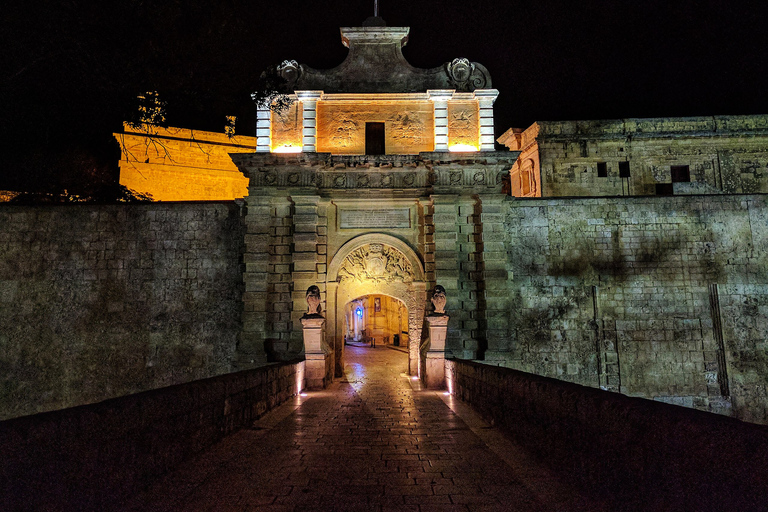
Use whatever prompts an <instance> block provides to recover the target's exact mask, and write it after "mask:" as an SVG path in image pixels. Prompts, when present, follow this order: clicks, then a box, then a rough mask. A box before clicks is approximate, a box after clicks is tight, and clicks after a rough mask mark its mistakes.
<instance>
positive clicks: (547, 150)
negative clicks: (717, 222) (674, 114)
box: [499, 115, 768, 197]
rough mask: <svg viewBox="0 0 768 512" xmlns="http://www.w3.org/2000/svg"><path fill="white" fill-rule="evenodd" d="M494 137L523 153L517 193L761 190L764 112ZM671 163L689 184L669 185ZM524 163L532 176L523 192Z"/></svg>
mask: <svg viewBox="0 0 768 512" xmlns="http://www.w3.org/2000/svg"><path fill="white" fill-rule="evenodd" d="M499 142H500V143H502V144H505V145H507V146H508V147H509V148H510V149H512V150H521V151H522V153H521V155H520V159H519V160H518V162H516V163H515V165H514V166H513V167H512V169H511V178H512V195H515V196H518V197H521V196H526V195H533V196H543V197H567V196H580V197H584V196H592V197H593V196H628V195H657V194H661V193H666V194H671V193H673V192H674V194H675V195H678V194H722V193H727V194H754V193H765V192H768V116H765V115H752V116H707V117H685V118H654V119H612V120H602V121H540V122H537V123H535V124H533V125H532V126H531V127H529V128H528V129H526V130H524V131H522V130H519V129H510V130H508V131H507V132H506V133H505V134H504V135H502V136H501V137H500V138H499ZM598 164H600V165H603V166H604V171H605V175H604V176H600V175H599V172H600V171H599V168H598ZM620 165H625V166H626V169H625V170H626V171H628V173H629V175H628V176H626V177H622V176H621V175H620V169H619V166H620ZM672 166H687V167H688V171H689V174H690V184H687V183H686V184H683V183H678V184H676V186H675V187H674V189H673V188H672V187H673V185H672V183H673V181H675V179H674V178H673V176H672ZM528 169H532V170H533V174H534V178H533V179H532V182H533V183H532V186H533V190H530V189H526V190H529V192H528V194H526V193H525V190H523V187H522V186H521V183H522V182H524V181H526V180H525V179H523V177H524V175H525V173H526V172H527V170H528ZM657 186H661V188H659V187H657ZM537 187H538V188H537ZM665 187H666V188H665ZM664 190H666V191H664Z"/></svg>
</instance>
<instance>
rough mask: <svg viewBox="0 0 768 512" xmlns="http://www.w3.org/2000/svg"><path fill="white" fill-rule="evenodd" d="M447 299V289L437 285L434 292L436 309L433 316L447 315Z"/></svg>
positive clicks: (433, 298) (433, 297) (433, 303)
mask: <svg viewBox="0 0 768 512" xmlns="http://www.w3.org/2000/svg"><path fill="white" fill-rule="evenodd" d="M446 302H447V299H446V297H445V288H443V287H442V286H440V285H439V284H438V285H435V289H434V290H433V291H432V305H433V306H434V307H435V312H434V313H432V314H433V315H445V303H446Z"/></svg>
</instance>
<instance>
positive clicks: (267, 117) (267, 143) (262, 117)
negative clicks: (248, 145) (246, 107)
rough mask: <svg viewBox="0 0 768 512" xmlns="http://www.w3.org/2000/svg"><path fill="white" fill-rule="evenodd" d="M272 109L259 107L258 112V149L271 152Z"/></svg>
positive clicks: (262, 151)
mask: <svg viewBox="0 0 768 512" xmlns="http://www.w3.org/2000/svg"><path fill="white" fill-rule="evenodd" d="M271 125H272V111H271V110H269V108H264V107H259V110H258V111H257V112H256V151H257V152H259V153H269V152H270V150H271V147H272V126H271Z"/></svg>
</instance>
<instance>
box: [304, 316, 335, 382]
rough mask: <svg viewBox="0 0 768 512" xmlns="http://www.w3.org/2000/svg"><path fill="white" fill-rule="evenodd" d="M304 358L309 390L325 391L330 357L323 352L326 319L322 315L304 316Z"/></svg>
mask: <svg viewBox="0 0 768 512" xmlns="http://www.w3.org/2000/svg"><path fill="white" fill-rule="evenodd" d="M301 325H303V326H304V329H303V330H304V358H305V359H306V369H305V373H304V375H305V376H306V379H307V389H324V388H325V386H326V384H327V378H326V376H327V374H328V371H327V366H328V363H329V359H328V355H327V354H326V353H325V350H323V341H324V339H325V318H323V317H322V316H320V315H304V317H303V318H302V319H301Z"/></svg>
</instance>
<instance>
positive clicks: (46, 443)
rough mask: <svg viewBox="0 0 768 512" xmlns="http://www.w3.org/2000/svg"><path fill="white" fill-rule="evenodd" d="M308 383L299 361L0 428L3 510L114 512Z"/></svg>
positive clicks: (20, 420) (0, 502) (4, 424)
mask: <svg viewBox="0 0 768 512" xmlns="http://www.w3.org/2000/svg"><path fill="white" fill-rule="evenodd" d="M303 384H304V361H298V362H296V361H294V362H291V363H282V364H279V365H271V366H266V367H261V368H257V369H254V370H246V371H242V372H238V373H233V374H229V375H222V376H219V377H213V378H209V379H205V380H199V381H195V382H190V383H187V384H181V385H177V386H171V387H168V388H163V389H157V390H153V391H147V392H144V393H138V394H135V395H130V396H125V397H121V398H116V399H113V400H108V401H106V402H101V403H98V404H93V405H86V406H80V407H75V408H71V409H64V410H61V411H55V412H48V413H43V414H38V415H34V416H26V417H23V418H17V419H13V420H7V421H4V422H0V454H2V456H0V509H2V510H4V511H16V510H110V509H112V508H114V507H115V506H116V505H117V504H119V503H121V502H122V501H124V500H125V498H126V497H127V496H128V495H129V494H131V493H133V492H136V491H138V490H140V489H141V488H142V487H144V486H145V485H147V484H148V483H149V482H150V481H151V480H152V479H154V478H155V477H157V476H159V475H161V474H163V473H166V472H168V471H170V470H171V469H173V468H174V467H175V466H176V465H177V464H178V463H179V462H181V461H182V460H184V459H186V458H188V457H190V456H191V455H193V454H195V453H197V452H199V451H201V450H203V449H205V448H207V447H209V446H211V445H213V444H214V443H216V442H217V441H219V440H220V439H222V438H223V437H224V436H226V435H228V434H230V433H232V432H235V431H236V430H239V429H241V428H243V427H246V426H248V425H249V424H250V423H251V422H252V421H253V420H255V419H256V418H258V417H259V416H261V415H263V414H264V413H265V412H266V411H268V410H270V409H272V408H274V407H276V406H277V405H279V404H280V403H282V402H285V401H286V400H287V399H288V398H290V397H292V396H294V395H296V394H297V393H299V392H300V391H301V389H302V388H303Z"/></svg>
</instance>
